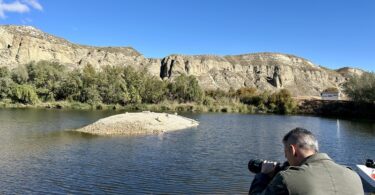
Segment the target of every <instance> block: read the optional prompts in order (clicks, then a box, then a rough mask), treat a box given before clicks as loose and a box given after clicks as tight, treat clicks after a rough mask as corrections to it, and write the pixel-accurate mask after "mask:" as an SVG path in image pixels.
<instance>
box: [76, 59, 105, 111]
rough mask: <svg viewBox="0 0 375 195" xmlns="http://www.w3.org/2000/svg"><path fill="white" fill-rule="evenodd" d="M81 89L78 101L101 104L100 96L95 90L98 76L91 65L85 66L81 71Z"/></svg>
mask: <svg viewBox="0 0 375 195" xmlns="http://www.w3.org/2000/svg"><path fill="white" fill-rule="evenodd" d="M81 76H82V78H81V79H82V89H81V94H80V101H81V102H86V103H89V104H93V103H98V102H101V97H100V94H99V92H98V90H97V80H98V74H97V72H96V70H95V68H94V67H93V66H92V65H91V64H87V65H86V66H85V67H84V68H83V70H82V75H81Z"/></svg>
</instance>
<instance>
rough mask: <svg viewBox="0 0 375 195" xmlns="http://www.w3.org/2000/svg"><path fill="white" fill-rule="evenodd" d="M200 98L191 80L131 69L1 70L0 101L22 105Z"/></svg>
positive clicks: (46, 66)
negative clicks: (165, 77)
mask: <svg viewBox="0 0 375 195" xmlns="http://www.w3.org/2000/svg"><path fill="white" fill-rule="evenodd" d="M203 95H204V92H203V90H202V89H201V88H200V86H199V85H198V81H197V80H196V78H195V77H193V76H186V75H181V76H179V77H178V78H176V79H175V82H168V81H162V80H160V79H159V78H157V77H154V76H151V75H149V74H148V73H147V71H136V70H135V69H134V68H132V67H130V66H127V67H124V66H105V67H103V68H102V69H101V70H100V71H98V70H96V69H95V68H94V67H93V66H91V65H87V66H85V67H84V68H83V69H81V70H80V69H77V70H73V71H68V70H66V67H65V66H63V65H61V64H58V63H51V62H46V61H41V62H38V63H30V64H28V65H25V66H19V67H17V68H15V69H12V70H9V69H8V68H6V67H1V68H0V99H11V100H12V101H13V102H19V103H24V104H35V103H37V102H39V101H43V102H48V101H56V100H68V101H78V102H82V103H89V104H94V103H105V104H120V105H126V104H138V103H159V102H161V101H163V100H166V99H169V100H178V101H179V102H190V101H195V102H199V101H201V100H202V98H203Z"/></svg>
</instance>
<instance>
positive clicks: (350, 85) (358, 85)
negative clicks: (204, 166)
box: [344, 73, 375, 103]
mask: <svg viewBox="0 0 375 195" xmlns="http://www.w3.org/2000/svg"><path fill="white" fill-rule="evenodd" d="M344 91H345V93H346V94H347V95H348V96H349V97H350V98H351V99H352V100H354V101H357V102H366V103H375V73H363V74H362V75H361V76H353V77H352V78H350V79H349V81H348V82H346V83H345V84H344Z"/></svg>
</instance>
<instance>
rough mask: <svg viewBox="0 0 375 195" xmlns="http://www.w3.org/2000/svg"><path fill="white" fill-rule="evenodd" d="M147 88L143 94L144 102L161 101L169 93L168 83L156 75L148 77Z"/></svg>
mask: <svg viewBox="0 0 375 195" xmlns="http://www.w3.org/2000/svg"><path fill="white" fill-rule="evenodd" d="M144 83H145V90H144V91H143V93H142V94H141V96H142V102H143V103H153V104H156V103H159V102H161V101H163V100H164V99H165V96H166V93H167V85H166V83H165V82H164V81H162V80H160V79H158V78H156V77H151V76H150V77H147V78H146V81H145V82H144Z"/></svg>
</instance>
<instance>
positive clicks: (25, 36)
mask: <svg viewBox="0 0 375 195" xmlns="http://www.w3.org/2000/svg"><path fill="white" fill-rule="evenodd" d="M40 60H47V61H54V62H59V63H61V64H64V65H66V66H67V67H68V68H70V69H74V68H81V67H83V66H84V65H86V64H88V63H89V64H91V65H93V66H94V67H97V68H100V67H102V66H106V65H125V66H133V67H135V68H137V69H139V70H144V69H146V70H147V71H148V72H150V73H151V74H152V75H155V76H160V77H161V78H162V79H173V78H174V77H176V76H178V75H180V74H188V75H194V76H196V77H197V78H198V80H199V83H200V84H201V86H202V87H203V88H205V89H217V88H220V89H223V90H229V89H230V88H233V89H238V88H240V87H244V86H246V87H256V88H258V89H259V90H270V91H276V90H278V89H282V88H285V89H288V90H290V91H291V92H292V93H293V94H294V95H303V96H305V95H319V93H320V92H321V91H322V90H324V89H326V88H329V87H340V86H341V85H342V83H343V82H345V75H342V74H339V73H338V72H336V71H333V70H329V69H327V68H323V67H320V66H317V65H315V64H313V63H312V62H310V61H308V60H306V59H303V58H300V57H297V56H293V55H287V54H279V53H255V54H244V55H233V56H212V55H198V56H186V55H171V56H167V57H165V58H163V59H148V58H145V57H143V56H142V55H141V54H140V53H139V52H138V51H136V50H135V49H133V48H131V47H92V46H84V45H78V44H73V43H70V42H68V41H66V40H64V39H62V38H58V37H55V36H52V35H49V34H47V33H44V32H42V31H40V30H38V29H36V28H34V27H30V26H12V25H5V26H0V66H8V67H10V68H12V67H16V66H18V65H21V64H27V63H30V62H32V61H40Z"/></svg>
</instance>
